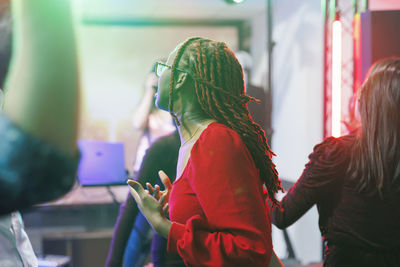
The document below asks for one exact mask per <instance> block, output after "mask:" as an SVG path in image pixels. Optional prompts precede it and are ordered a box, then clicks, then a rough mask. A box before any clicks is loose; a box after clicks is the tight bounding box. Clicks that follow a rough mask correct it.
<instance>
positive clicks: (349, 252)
mask: <svg viewBox="0 0 400 267" xmlns="http://www.w3.org/2000/svg"><path fill="white" fill-rule="evenodd" d="M358 97H359V100H358V103H359V105H358V107H359V115H360V118H361V127H360V128H359V129H358V130H357V131H356V132H355V133H351V134H349V135H346V136H343V137H340V138H333V137H330V138H327V139H326V140H325V141H323V142H322V143H321V144H319V145H317V146H315V148H314V152H313V153H312V154H311V155H310V156H309V158H310V161H309V163H308V164H307V165H306V167H305V169H304V171H303V174H302V176H301V177H300V179H299V180H298V181H297V182H296V184H295V185H294V186H293V187H292V189H291V190H290V191H289V192H288V193H287V195H286V196H285V197H284V198H283V199H282V201H281V202H280V204H281V205H280V206H281V207H280V208H273V209H272V211H271V217H272V221H273V223H274V224H275V225H276V226H277V227H279V228H285V227H287V226H289V225H291V224H292V223H294V222H295V221H296V220H297V219H299V218H300V217H301V216H302V215H303V214H304V213H305V212H306V211H307V210H308V209H310V208H311V207H312V206H313V205H314V204H316V205H317V207H318V211H319V227H320V230H321V234H322V236H323V238H324V243H325V258H324V266H330V267H331V266H341V267H342V266H344V267H346V266H363V267H366V266H367V267H368V266H400V230H399V226H400V206H399V203H400V58H389V59H385V60H382V61H379V62H377V63H376V64H374V65H373V66H372V68H371V70H370V72H369V75H368V78H367V79H366V81H365V82H364V84H363V85H362V86H361V88H360V91H359V95H358Z"/></svg>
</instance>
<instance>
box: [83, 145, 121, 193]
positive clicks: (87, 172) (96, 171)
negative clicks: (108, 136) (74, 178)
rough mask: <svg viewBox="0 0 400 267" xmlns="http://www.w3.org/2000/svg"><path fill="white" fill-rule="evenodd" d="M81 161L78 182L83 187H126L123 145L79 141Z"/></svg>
mask: <svg viewBox="0 0 400 267" xmlns="http://www.w3.org/2000/svg"><path fill="white" fill-rule="evenodd" d="M78 146H79V148H80V151H81V161H80V163H79V168H78V180H79V183H80V184H81V185H83V186H105V185H106V186H107V185H122V184H124V185H126V181H127V173H126V170H125V157H124V145H123V144H122V143H110V142H104V141H94V140H79V141H78Z"/></svg>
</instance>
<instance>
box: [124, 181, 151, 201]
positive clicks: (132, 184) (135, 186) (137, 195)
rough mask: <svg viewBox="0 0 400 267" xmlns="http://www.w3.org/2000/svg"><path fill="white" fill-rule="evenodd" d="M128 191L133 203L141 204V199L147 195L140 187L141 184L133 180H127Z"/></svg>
mask: <svg viewBox="0 0 400 267" xmlns="http://www.w3.org/2000/svg"><path fill="white" fill-rule="evenodd" d="M127 183H128V185H129V190H130V191H131V194H132V196H133V197H134V199H135V201H136V202H137V203H138V204H140V203H141V202H142V199H143V197H144V196H145V194H147V193H146V192H145V190H144V188H143V187H142V185H141V184H139V183H138V182H136V181H134V180H128V182H127Z"/></svg>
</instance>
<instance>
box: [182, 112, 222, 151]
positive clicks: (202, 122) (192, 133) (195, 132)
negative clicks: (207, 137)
mask: <svg viewBox="0 0 400 267" xmlns="http://www.w3.org/2000/svg"><path fill="white" fill-rule="evenodd" d="M179 119H180V121H181V125H180V126H179V127H178V131H179V135H180V138H181V146H184V145H185V144H187V143H192V141H195V140H197V139H198V138H199V136H200V134H201V133H202V132H203V131H204V130H205V129H206V128H207V126H208V125H209V124H210V123H212V122H214V121H215V120H214V119H211V118H204V116H203V117H202V118H200V117H199V116H191V117H189V116H186V117H185V119H184V120H182V118H179Z"/></svg>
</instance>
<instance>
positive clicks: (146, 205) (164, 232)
mask: <svg viewBox="0 0 400 267" xmlns="http://www.w3.org/2000/svg"><path fill="white" fill-rule="evenodd" d="M158 174H159V176H160V178H161V181H162V183H163V184H164V186H165V190H164V191H160V186H159V185H155V186H154V187H153V186H152V185H151V184H149V183H148V184H146V186H147V188H148V190H145V189H144V188H143V186H142V185H141V184H140V183H138V182H136V181H134V180H129V181H128V184H129V186H130V188H129V189H130V192H131V194H132V196H133V198H134V199H135V201H136V203H137V205H138V207H139V209H140V211H141V212H142V213H143V215H144V216H145V217H146V219H147V221H148V222H149V223H150V224H151V225H152V227H153V229H154V230H155V231H156V232H157V233H158V234H160V235H161V236H164V237H168V233H169V229H170V228H171V222H170V221H169V220H168V219H167V218H166V217H165V214H167V213H168V200H169V195H170V192H171V188H172V184H171V182H170V180H169V178H168V176H167V175H166V174H165V173H164V172H163V171H160V172H159V173H158Z"/></svg>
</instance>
